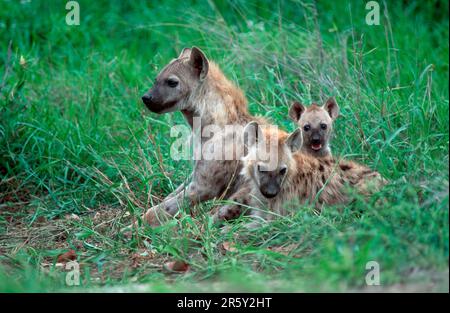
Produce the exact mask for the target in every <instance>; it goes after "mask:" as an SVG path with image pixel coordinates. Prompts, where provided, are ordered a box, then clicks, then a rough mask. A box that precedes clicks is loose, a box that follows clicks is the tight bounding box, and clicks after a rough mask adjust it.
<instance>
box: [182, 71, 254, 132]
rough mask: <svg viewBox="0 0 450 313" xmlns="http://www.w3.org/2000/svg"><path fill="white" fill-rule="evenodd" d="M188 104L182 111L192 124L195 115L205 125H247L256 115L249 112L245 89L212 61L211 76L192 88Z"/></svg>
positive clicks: (209, 73) (209, 74)
mask: <svg viewBox="0 0 450 313" xmlns="http://www.w3.org/2000/svg"><path fill="white" fill-rule="evenodd" d="M187 107H188V109H185V110H183V111H182V112H183V114H184V116H185V118H186V120H187V121H188V123H190V125H191V126H192V123H191V122H192V120H193V117H199V118H200V120H201V124H202V126H205V125H211V124H214V125H217V126H220V127H223V126H225V125H235V124H240V125H241V124H242V125H245V124H247V123H248V122H250V121H252V120H253V119H254V118H253V117H252V116H251V115H250V113H249V112H248V109H247V99H246V98H245V96H244V94H243V92H242V91H241V90H240V89H239V88H238V87H236V86H235V85H234V84H233V83H232V82H230V81H229V80H228V79H227V78H226V77H225V75H224V74H223V73H222V72H221V71H220V69H219V68H218V67H217V65H215V64H214V63H212V62H211V63H210V67H209V72H208V76H207V77H206V79H205V80H204V81H203V82H202V83H201V85H200V86H199V87H198V88H197V90H195V91H194V92H193V94H192V95H191V97H190V99H189V101H188V105H187ZM190 121H191V122H190Z"/></svg>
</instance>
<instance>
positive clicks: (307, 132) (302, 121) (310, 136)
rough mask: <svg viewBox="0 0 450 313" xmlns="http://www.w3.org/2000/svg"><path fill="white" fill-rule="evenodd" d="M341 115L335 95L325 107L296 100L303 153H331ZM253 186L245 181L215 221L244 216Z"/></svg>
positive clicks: (293, 114)
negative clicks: (338, 119)
mask: <svg viewBox="0 0 450 313" xmlns="http://www.w3.org/2000/svg"><path fill="white" fill-rule="evenodd" d="M338 115H339V106H338V104H337V103H336V101H335V100H334V99H333V98H330V99H328V100H327V102H326V103H325V104H324V105H323V106H319V105H317V104H315V103H313V104H312V105H310V106H308V107H305V106H304V105H302V104H301V103H299V102H294V104H293V105H292V106H291V108H290V109H289V116H290V117H291V118H292V119H293V120H294V121H295V122H297V123H298V125H299V126H300V128H301V130H302V134H303V145H302V147H301V150H302V152H304V153H307V154H309V155H311V156H313V157H317V158H318V157H327V156H331V150H330V146H329V141H330V136H331V133H332V130H333V122H334V120H335V119H336V118H337V117H338ZM276 133H278V134H281V132H280V131H277V132H275V133H274V134H276ZM284 135H286V133H284ZM250 189H251V187H250V183H249V182H246V183H245V184H242V186H241V187H240V189H239V190H237V191H236V193H235V194H233V195H231V196H230V198H229V199H228V200H230V201H231V202H233V203H234V204H230V205H226V206H223V207H221V208H220V209H219V210H218V211H217V213H216V214H215V216H214V218H215V219H216V221H222V220H231V219H234V218H236V217H238V216H239V215H241V213H242V212H243V211H244V212H245V211H246V210H245V208H244V207H242V206H241V205H239V203H241V202H243V201H245V199H246V198H247V197H248V194H249V191H250Z"/></svg>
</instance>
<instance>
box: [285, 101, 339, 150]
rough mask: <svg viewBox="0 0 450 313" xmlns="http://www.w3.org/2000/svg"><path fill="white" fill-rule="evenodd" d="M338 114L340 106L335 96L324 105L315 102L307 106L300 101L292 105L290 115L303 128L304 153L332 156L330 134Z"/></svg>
mask: <svg viewBox="0 0 450 313" xmlns="http://www.w3.org/2000/svg"><path fill="white" fill-rule="evenodd" d="M338 115H339V106H338V104H337V103H336V101H335V100H334V99H333V98H330V99H328V100H327V102H326V103H325V104H324V105H323V106H319V105H317V104H315V103H313V104H312V105H310V106H308V107H305V106H304V105H303V104H301V103H299V102H295V103H294V104H293V105H292V106H291V108H290V109H289V116H290V117H291V119H293V120H294V121H295V122H296V123H297V124H298V126H299V127H300V129H301V130H302V134H303V146H302V151H303V152H304V153H308V154H310V155H312V156H314V157H325V156H331V150H330V145H329V142H330V136H331V133H332V130H333V122H334V120H335V119H336V118H337V117H338Z"/></svg>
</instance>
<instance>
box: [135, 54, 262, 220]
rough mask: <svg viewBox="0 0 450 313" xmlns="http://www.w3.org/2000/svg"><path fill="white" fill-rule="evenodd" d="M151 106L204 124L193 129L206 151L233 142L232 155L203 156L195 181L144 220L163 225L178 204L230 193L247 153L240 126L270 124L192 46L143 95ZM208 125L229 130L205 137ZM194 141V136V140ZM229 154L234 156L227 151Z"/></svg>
mask: <svg viewBox="0 0 450 313" xmlns="http://www.w3.org/2000/svg"><path fill="white" fill-rule="evenodd" d="M142 100H143V102H144V104H145V105H146V106H147V108H148V109H149V110H150V111H152V112H155V113H158V114H162V113H168V112H174V111H181V112H182V113H183V115H184V116H185V118H186V120H187V122H188V124H189V125H190V126H191V128H192V127H193V126H194V124H195V119H197V120H199V123H200V125H201V129H200V134H196V133H192V136H199V137H200V138H198V137H197V140H198V141H197V142H200V144H201V151H213V150H214V149H215V147H216V146H217V143H218V142H221V143H225V145H227V144H228V145H231V146H232V148H231V150H232V151H233V152H232V157H231V158H230V157H228V158H225V157H222V158H221V157H219V158H215V159H205V158H202V157H200V158H198V159H197V160H195V163H194V170H193V173H192V174H191V177H190V179H189V180H188V181H187V182H186V183H184V184H182V185H180V186H179V187H178V188H177V189H176V190H175V191H173V192H172V193H171V194H169V195H168V196H167V197H166V198H165V199H164V200H163V201H162V202H161V203H160V204H158V205H156V206H154V207H152V208H150V209H149V210H148V211H147V212H146V213H145V215H144V221H146V222H148V223H149V224H150V225H158V224H160V222H161V221H162V219H165V218H167V217H170V216H173V215H175V213H176V212H177V211H178V207H179V205H180V204H181V203H182V202H183V201H187V202H188V204H189V205H192V204H195V203H198V202H200V201H205V200H209V199H213V198H216V197H225V198H226V197H227V196H228V195H229V194H232V193H234V192H235V191H236V190H237V188H238V187H237V186H238V185H239V180H240V177H239V172H240V170H241V163H240V158H241V157H242V149H240V148H241V146H242V144H241V142H240V141H239V140H235V138H240V137H241V133H239V127H235V128H231V129H230V128H228V127H226V126H230V125H235V126H239V125H240V126H241V130H240V132H242V130H243V128H244V126H245V125H246V124H247V123H249V122H250V121H259V122H260V123H265V121H264V120H263V119H261V118H256V117H254V116H252V115H250V114H249V112H248V110H247V100H246V98H245V96H244V94H243V92H242V91H241V90H240V89H239V88H237V87H236V86H235V85H233V83H231V82H230V81H229V80H228V79H227V78H226V77H225V76H224V74H223V73H222V72H221V70H220V69H219V67H218V66H217V65H215V64H214V63H213V62H210V61H209V60H208V59H207V58H206V56H205V55H204V53H203V52H202V51H201V50H200V49H198V48H196V47H193V48H192V49H190V48H185V49H184V50H183V51H182V53H181V54H180V56H179V57H178V58H177V59H174V60H172V61H171V62H170V63H169V64H168V65H167V66H166V67H164V68H163V69H162V71H161V72H160V73H159V74H158V76H157V77H156V81H155V84H154V85H153V87H152V88H151V89H150V90H149V91H148V92H147V93H146V94H145V95H144V96H143V97H142ZM208 126H214V127H218V128H220V129H227V130H224V131H223V132H219V133H218V134H217V133H216V134H214V136H212V137H204V136H201V134H202V130H204V129H207V127H208ZM194 140H195V139H194ZM228 156H229V155H228Z"/></svg>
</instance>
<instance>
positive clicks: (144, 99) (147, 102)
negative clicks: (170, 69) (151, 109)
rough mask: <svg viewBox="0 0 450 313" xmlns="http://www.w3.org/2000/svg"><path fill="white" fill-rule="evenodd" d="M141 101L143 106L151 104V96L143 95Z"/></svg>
mask: <svg viewBox="0 0 450 313" xmlns="http://www.w3.org/2000/svg"><path fill="white" fill-rule="evenodd" d="M142 101H143V102H144V103H145V104H149V103H150V102H152V96H151V95H149V94H145V95H143V96H142Z"/></svg>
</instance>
